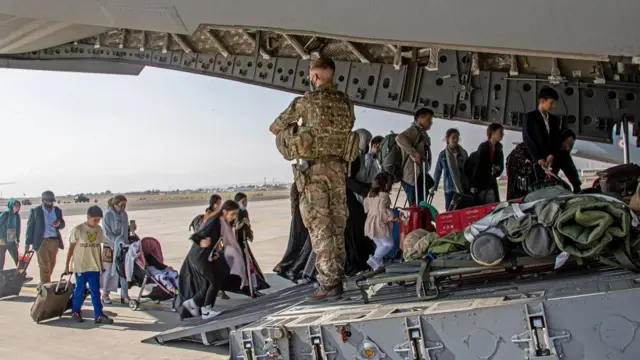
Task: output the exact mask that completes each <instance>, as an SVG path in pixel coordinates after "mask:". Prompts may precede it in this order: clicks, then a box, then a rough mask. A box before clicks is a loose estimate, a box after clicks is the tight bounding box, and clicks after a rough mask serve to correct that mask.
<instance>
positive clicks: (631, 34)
mask: <svg viewBox="0 0 640 360" xmlns="http://www.w3.org/2000/svg"><path fill="white" fill-rule="evenodd" d="M0 14H6V15H8V16H12V17H15V18H27V19H44V20H47V21H51V22H58V23H60V24H84V25H92V26H101V27H108V28H130V29H143V30H147V31H158V32H167V33H176V34H183V35H190V34H191V33H193V32H194V31H195V30H196V29H197V28H198V27H199V26H200V25H202V24H212V25H219V26H243V27H245V28H251V27H254V28H271V29H282V30H296V31H298V32H305V33H307V34H316V35H321V34H330V35H331V34H332V35H344V36H352V37H355V38H360V39H373V40H381V41H390V42H393V41H406V42H414V43H431V44H440V45H455V46H478V47H492V48H503V49H514V50H530V51H541V52H545V51H546V52H557V53H563V52H564V53H577V54H592V55H627V56H636V55H640V43H639V42H638V41H636V35H637V34H638V33H640V22H638V19H637V16H638V14H640V3H639V2H638V1H636V0H610V1H607V2H606V3H598V2H585V1H584V0H560V1H559V0H536V1H512V0H475V1H468V0H396V1H377V2H371V1H369V0H352V1H343V0H325V1H314V0H297V1H293V0H271V1H257V0H234V1H212V0H189V1H184V0H96V1H87V0H55V1H43V0H3V1H1V2H0ZM89 35H90V34H88V33H87V34H86V35H85V36H89ZM2 37H3V27H2V26H0V38H2ZM71 40H72V39H67V40H65V41H63V42H61V43H64V42H68V41H71ZM441 47H443V48H445V47H446V46H441Z"/></svg>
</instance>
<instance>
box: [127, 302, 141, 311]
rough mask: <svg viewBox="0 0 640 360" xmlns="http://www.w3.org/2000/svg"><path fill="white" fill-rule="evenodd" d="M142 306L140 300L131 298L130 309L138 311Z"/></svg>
mask: <svg viewBox="0 0 640 360" xmlns="http://www.w3.org/2000/svg"><path fill="white" fill-rule="evenodd" d="M139 308H140V302H139V301H138V300H129V309H131V310H133V311H136V310H138V309H139Z"/></svg>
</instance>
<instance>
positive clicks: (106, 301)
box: [102, 295, 112, 305]
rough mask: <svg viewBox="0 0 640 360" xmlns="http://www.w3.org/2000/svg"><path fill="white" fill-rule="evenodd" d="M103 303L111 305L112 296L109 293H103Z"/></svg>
mask: <svg viewBox="0 0 640 360" xmlns="http://www.w3.org/2000/svg"><path fill="white" fill-rule="evenodd" d="M102 303H103V304H105V305H111V303H112V302H111V298H110V297H109V295H102Z"/></svg>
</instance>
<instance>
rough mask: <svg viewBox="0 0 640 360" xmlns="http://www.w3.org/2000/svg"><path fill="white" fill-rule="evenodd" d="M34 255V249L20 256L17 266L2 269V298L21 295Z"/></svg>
mask: <svg viewBox="0 0 640 360" xmlns="http://www.w3.org/2000/svg"><path fill="white" fill-rule="evenodd" d="M32 257H33V251H27V252H25V254H24V255H23V256H20V257H19V260H18V267H17V268H15V269H9V270H2V271H0V298H4V297H8V296H18V295H20V290H22V285H23V284H24V281H25V279H26V277H27V267H29V263H30V262H31V258H32Z"/></svg>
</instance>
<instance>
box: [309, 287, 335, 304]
mask: <svg viewBox="0 0 640 360" xmlns="http://www.w3.org/2000/svg"><path fill="white" fill-rule="evenodd" d="M343 293H344V288H343V287H342V283H340V284H338V285H336V286H333V287H331V288H324V287H322V286H320V287H318V289H317V290H316V291H314V293H313V294H311V295H309V297H307V300H308V301H311V302H321V301H334V300H339V299H341V298H342V294H343Z"/></svg>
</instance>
